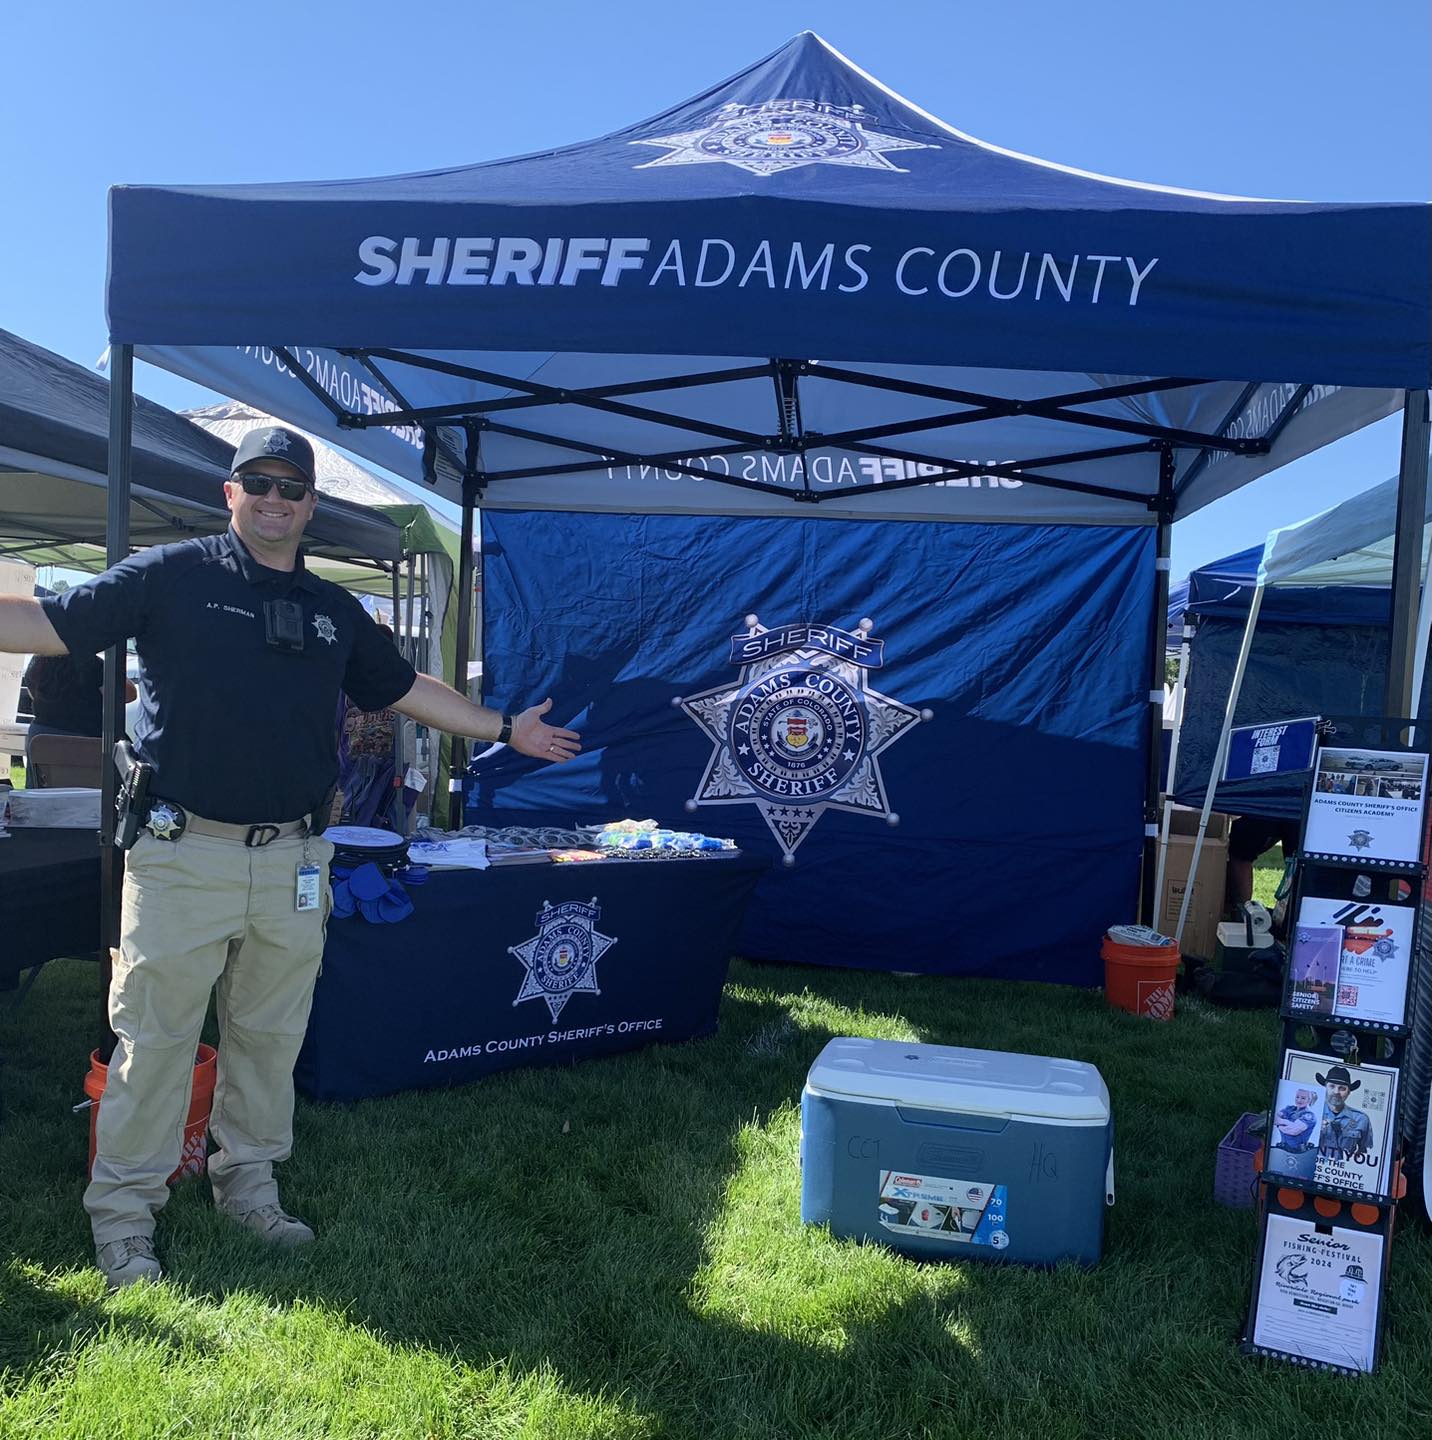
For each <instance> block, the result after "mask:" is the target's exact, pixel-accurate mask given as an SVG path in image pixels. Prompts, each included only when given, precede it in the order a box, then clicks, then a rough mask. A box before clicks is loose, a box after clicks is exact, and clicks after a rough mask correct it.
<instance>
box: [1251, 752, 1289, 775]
mask: <svg viewBox="0 0 1432 1440" xmlns="http://www.w3.org/2000/svg"><path fill="white" fill-rule="evenodd" d="M1281 749H1282V747H1281V746H1279V745H1255V746H1254V747H1253V764H1252V765H1251V766H1250V773H1251V774H1254V775H1271V774H1272V773H1273V772H1274V771H1275V770H1277V768H1278V754H1279V751H1280V750H1281Z"/></svg>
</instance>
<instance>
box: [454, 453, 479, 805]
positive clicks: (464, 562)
mask: <svg viewBox="0 0 1432 1440" xmlns="http://www.w3.org/2000/svg"><path fill="white" fill-rule="evenodd" d="M476 456H477V437H476V435H473V436H472V437H471V438H470V440H469V442H468V457H469V469H470V470H471V468H472V463H473V462H474V461H475V460H476ZM473 478H474V477H471V476H469V477H465V478H464V482H463V488H462V538H461V540H460V541H459V547H460V549H459V554H458V564H457V574H458V580H457V597H456V598H457V667H456V668H457V673H456V674H455V675H454V676H453V680H454V682H455V688H456V689H457V691H458V693H459V694H460V695H461V696H462V697H463V699H465V700H470V699H471V698H472V696H471V694H470V693H469V692H470V689H471V686H470V683H469V680H468V655H469V652H470V651H471V649H472V526H473V514H474V512H475V510H476V501H477V496H476V494H475V493H474V491H475V486H474V484H473V483H472V479H473ZM466 773H467V744H466V741H465V740H464V739H463V737H462V736H461V735H454V736H453V737H452V762H451V765H450V766H449V769H448V829H449V830H461V829H462V826H463V805H462V782H463V776H464V775H465V774H466Z"/></svg>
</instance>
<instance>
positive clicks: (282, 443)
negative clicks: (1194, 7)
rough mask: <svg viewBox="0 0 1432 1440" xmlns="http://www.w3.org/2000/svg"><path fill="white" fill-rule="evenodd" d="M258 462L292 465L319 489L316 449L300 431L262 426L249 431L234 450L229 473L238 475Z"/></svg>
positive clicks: (274, 426)
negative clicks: (315, 469) (269, 461)
mask: <svg viewBox="0 0 1432 1440" xmlns="http://www.w3.org/2000/svg"><path fill="white" fill-rule="evenodd" d="M255 460H282V461H283V463H284V464H285V465H292V466H293V468H294V469H295V470H297V471H298V473H299V474H300V475H302V476H303V478H304V479H305V480H307V481H308V483H309V484H310V485H313V486H315V488H316V485H317V482H316V481H315V480H314V478H313V446H312V445H310V444H309V443H308V441H307V440H306V439H305V438H304V437H303V436H302V435H300V434H299V433H298V431H297V430H290V429H288V428H287V427H286V426H283V425H261V426H259V428H258V429H257V430H250V431H249V433H248V434H247V435H245V436H244V438H243V439H242V440H240V441H239V448H238V449H237V450H235V451H234V463H233V465H231V466H230V467H229V474H231V475H237V474H238V473H239V471H240V470H242V469H243V468H244V466H246V465H252V464H253V463H254V461H255Z"/></svg>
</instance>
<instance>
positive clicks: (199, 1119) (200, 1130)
mask: <svg viewBox="0 0 1432 1440" xmlns="http://www.w3.org/2000/svg"><path fill="white" fill-rule="evenodd" d="M218 1060H219V1052H218V1051H217V1050H215V1049H214V1047H213V1046H212V1045H200V1046H199V1049H198V1053H197V1054H196V1055H195V1056H194V1088H193V1091H192V1092H191V1093H190V1096H189V1118H188V1119H187V1120H185V1122H184V1145H183V1148H182V1149H181V1150H180V1152H179V1168H178V1169H177V1170H176V1171H175V1172H174V1173H173V1174H172V1175H171V1176H170V1177H169V1183H170V1184H171V1185H173V1184H174V1183H175V1182H176V1181H179V1180H182V1179H184V1177H185V1176H187V1175H202V1174H203V1173H204V1168H205V1166H206V1165H207V1164H208V1160H209V1111H210V1109H211V1108H212V1106H213V1103H214V1078H215V1075H216V1074H217V1071H218ZM108 1079H109V1066H108V1065H106V1064H105V1063H104V1061H103V1060H101V1059H100V1058H99V1051H98V1050H91V1051H90V1068H89V1074H88V1075H86V1076H85V1094H86V1095H88V1096H89V1098H90V1099H91V1100H93V1101H94V1104H93V1105H91V1106H90V1134H89V1168H88V1170H87V1172H86V1173H87V1174H90V1175H93V1173H94V1147H95V1132H96V1127H97V1126H98V1124H99V1107H100V1103H101V1101H102V1100H103V1099H104V1087H105V1082H106V1081H107V1080H108Z"/></svg>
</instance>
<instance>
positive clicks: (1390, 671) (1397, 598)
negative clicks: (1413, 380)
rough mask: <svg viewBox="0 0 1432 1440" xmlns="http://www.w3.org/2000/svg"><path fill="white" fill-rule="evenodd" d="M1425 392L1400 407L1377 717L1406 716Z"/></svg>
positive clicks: (1423, 487)
mask: <svg viewBox="0 0 1432 1440" xmlns="http://www.w3.org/2000/svg"><path fill="white" fill-rule="evenodd" d="M1427 398H1428V397H1427V391H1425V390H1409V391H1408V392H1407V394H1406V397H1405V398H1404V400H1403V403H1402V463H1401V466H1400V467H1399V471H1398V482H1397V539H1396V542H1395V544H1394V547H1393V551H1392V640H1391V645H1390V647H1389V649H1388V654H1387V692H1386V695H1385V697H1384V700H1383V707H1382V708H1383V713H1384V714H1386V715H1389V716H1394V717H1397V718H1401V717H1402V716H1405V715H1410V714H1411V713H1412V676H1413V671H1414V669H1415V656H1416V648H1415V647H1416V626H1415V619H1416V614H1417V582H1418V577H1419V574H1420V572H1421V569H1422V526H1423V522H1424V517H1425V515H1426V506H1427V479H1428V476H1427V458H1428V431H1429V417H1428V405H1427Z"/></svg>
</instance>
